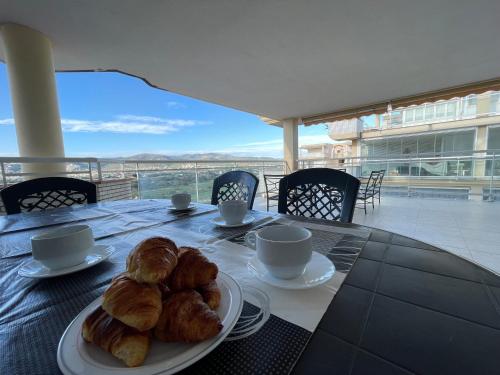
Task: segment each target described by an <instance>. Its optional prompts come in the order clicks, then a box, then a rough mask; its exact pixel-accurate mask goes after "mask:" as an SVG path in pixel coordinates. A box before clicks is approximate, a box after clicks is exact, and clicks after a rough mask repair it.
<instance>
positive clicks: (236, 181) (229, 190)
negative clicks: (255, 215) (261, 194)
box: [211, 171, 259, 210]
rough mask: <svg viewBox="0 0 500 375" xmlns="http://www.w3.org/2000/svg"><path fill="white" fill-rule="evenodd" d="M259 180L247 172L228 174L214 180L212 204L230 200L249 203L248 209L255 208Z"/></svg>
mask: <svg viewBox="0 0 500 375" xmlns="http://www.w3.org/2000/svg"><path fill="white" fill-rule="evenodd" d="M258 186H259V179H258V178H257V177H256V176H254V175H253V174H252V173H249V172H245V171H232V172H227V173H224V174H222V175H220V176H219V177H217V178H216V179H215V180H214V185H213V188H212V202H211V203H212V204H213V205H217V204H218V203H219V202H223V201H230V200H239V199H241V200H244V201H247V205H248V209H249V210H251V209H252V207H253V201H254V200H255V194H256V193H257V187H258Z"/></svg>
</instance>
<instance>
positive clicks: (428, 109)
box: [425, 104, 435, 121]
mask: <svg viewBox="0 0 500 375" xmlns="http://www.w3.org/2000/svg"><path fill="white" fill-rule="evenodd" d="M434 107H435V106H434V104H426V105H425V121H431V120H433V119H434Z"/></svg>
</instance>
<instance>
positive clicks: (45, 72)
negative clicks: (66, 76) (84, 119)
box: [0, 24, 64, 175]
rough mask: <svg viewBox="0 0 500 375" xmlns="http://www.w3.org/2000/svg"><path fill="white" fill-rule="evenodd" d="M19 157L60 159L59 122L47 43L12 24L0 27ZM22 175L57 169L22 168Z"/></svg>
mask: <svg viewBox="0 0 500 375" xmlns="http://www.w3.org/2000/svg"><path fill="white" fill-rule="evenodd" d="M0 36H1V39H2V42H3V48H4V56H5V62H6V63H7V71H8V75H9V85H10V94H11V99H12V105H13V110H14V121H15V124H16V134H17V143H18V146H19V155H20V156H30V157H64V144H63V136H62V129H61V118H60V115H59V106H58V100H57V90H56V81H55V72H54V61H53V57H52V45H51V42H50V40H49V39H48V38H47V37H46V36H45V35H43V34H41V33H40V32H38V31H36V30H33V29H30V28H28V27H25V26H21V25H16V24H4V25H1V26H0ZM24 170H25V171H26V172H36V173H43V174H46V175H47V174H51V173H55V172H57V171H58V170H59V171H60V170H61V166H58V165H54V164H52V165H46V164H45V165H43V164H35V163H33V164H30V165H25V168H24Z"/></svg>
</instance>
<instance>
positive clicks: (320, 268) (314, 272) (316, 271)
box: [248, 251, 335, 289]
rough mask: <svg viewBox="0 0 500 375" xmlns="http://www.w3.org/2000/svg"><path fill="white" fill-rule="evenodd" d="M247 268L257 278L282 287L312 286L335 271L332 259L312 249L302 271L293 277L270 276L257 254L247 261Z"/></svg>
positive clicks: (325, 279) (320, 282) (330, 276)
mask: <svg viewBox="0 0 500 375" xmlns="http://www.w3.org/2000/svg"><path fill="white" fill-rule="evenodd" d="M248 269H249V270H250V272H252V273H253V274H254V275H255V276H256V277H257V278H258V279H259V280H261V281H263V282H265V283H267V284H269V285H272V286H275V287H278V288H282V289H309V288H314V287H316V286H318V285H321V284H324V283H326V282H327V281H328V280H330V279H331V278H332V276H333V274H334V273H335V266H334V265H333V263H332V261H331V260H330V259H328V258H327V257H326V256H324V255H323V254H320V253H318V252H316V251H313V253H312V257H311V260H310V262H309V263H308V264H307V266H306V270H305V271H304V273H303V274H302V275H301V276H299V277H297V278H295V279H289V280H283V279H278V278H276V277H274V276H271V274H270V273H269V272H268V271H267V269H266V267H265V266H264V264H262V263H261V262H260V261H259V260H258V259H257V255H255V256H254V257H253V258H252V259H250V261H249V262H248Z"/></svg>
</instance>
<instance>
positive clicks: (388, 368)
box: [351, 350, 413, 375]
mask: <svg viewBox="0 0 500 375" xmlns="http://www.w3.org/2000/svg"><path fill="white" fill-rule="evenodd" d="M368 374H369V375H411V374H413V373H412V372H409V371H406V370H405V369H402V368H401V367H398V366H396V365H395V364H393V363H391V362H388V361H384V360H383V359H380V358H378V357H375V356H373V355H371V354H368V353H365V352H363V351H361V350H360V351H359V352H358V354H357V355H356V359H355V361H354V366H353V369H352V372H351V375H368Z"/></svg>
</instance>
